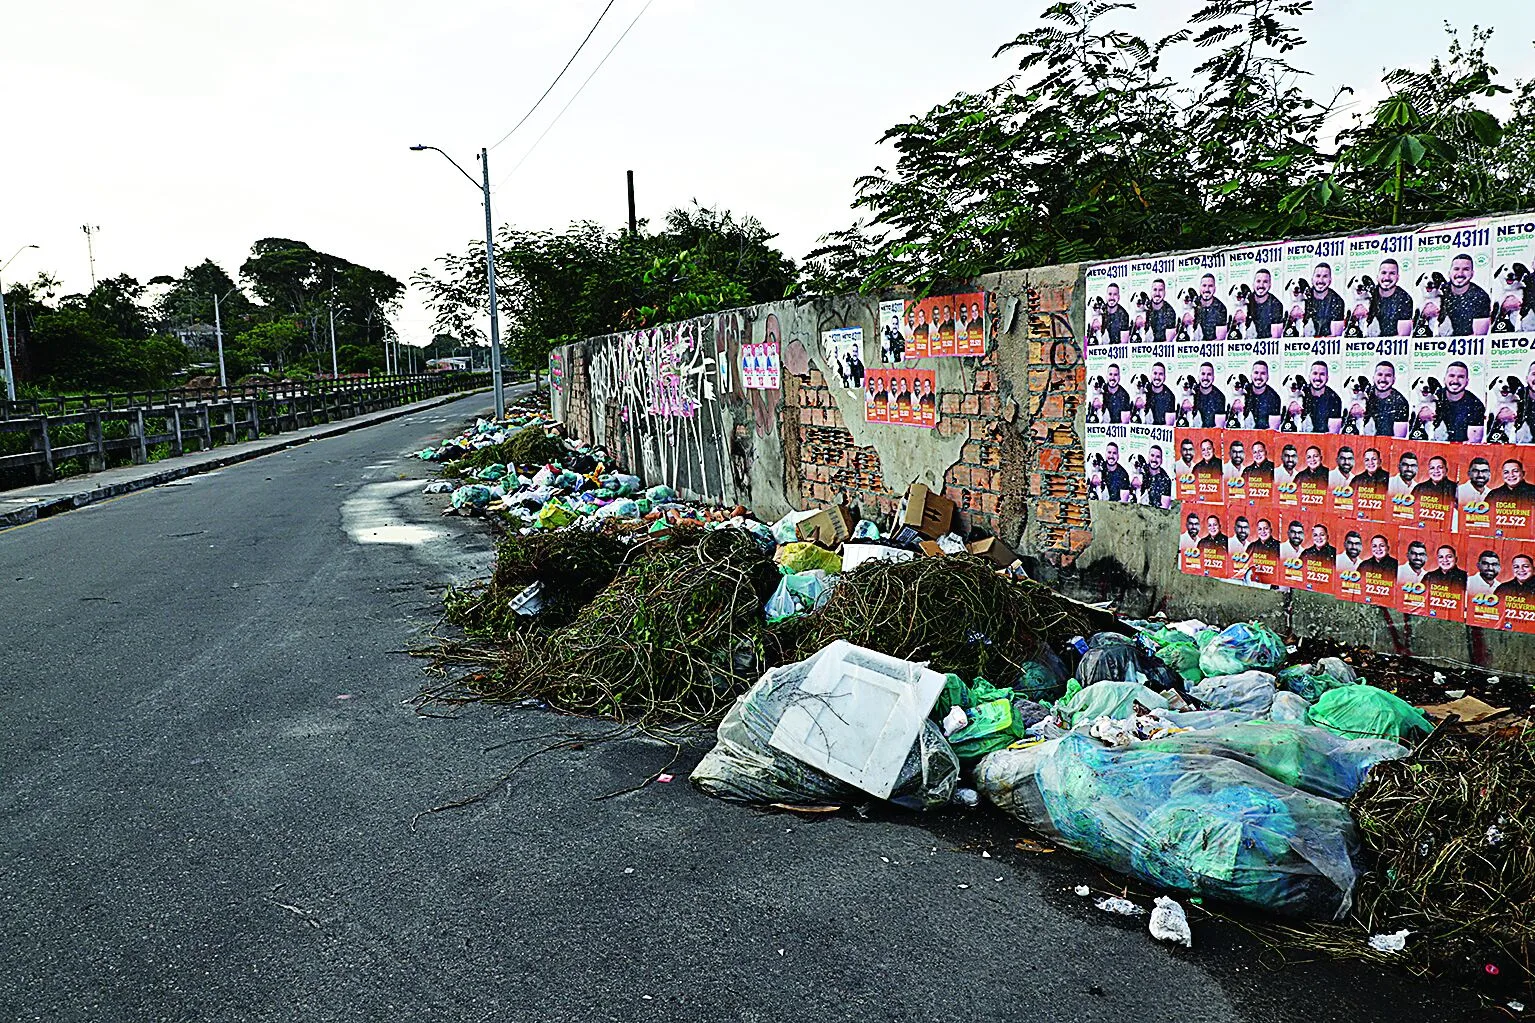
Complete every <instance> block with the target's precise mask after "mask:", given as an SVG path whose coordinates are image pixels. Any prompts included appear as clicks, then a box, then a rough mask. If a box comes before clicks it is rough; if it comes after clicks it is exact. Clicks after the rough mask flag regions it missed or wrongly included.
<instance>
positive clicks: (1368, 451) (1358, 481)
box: [1353, 437, 1394, 523]
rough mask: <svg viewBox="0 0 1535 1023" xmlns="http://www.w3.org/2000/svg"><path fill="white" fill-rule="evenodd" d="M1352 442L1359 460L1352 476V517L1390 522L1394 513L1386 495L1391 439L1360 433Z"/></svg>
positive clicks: (1389, 474)
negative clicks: (1361, 434)
mask: <svg viewBox="0 0 1535 1023" xmlns="http://www.w3.org/2000/svg"><path fill="white" fill-rule="evenodd" d="M1353 443H1354V450H1355V453H1356V455H1357V461H1358V463H1359V469H1358V471H1357V472H1355V473H1354V479H1353V487H1354V517H1355V518H1357V519H1358V520H1359V521H1361V522H1376V523H1386V522H1392V521H1393V520H1394V516H1393V515H1392V513H1391V503H1390V500H1391V499H1390V496H1389V490H1390V486H1391V470H1390V468H1389V467H1390V466H1391V464H1392V440H1391V439H1390V438H1388V437H1361V438H1358V439H1357V440H1355V441H1354V442H1353Z"/></svg>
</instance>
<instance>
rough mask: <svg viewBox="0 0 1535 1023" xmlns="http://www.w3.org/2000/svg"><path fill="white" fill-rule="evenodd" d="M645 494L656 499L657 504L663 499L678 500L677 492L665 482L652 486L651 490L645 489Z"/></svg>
mask: <svg viewBox="0 0 1535 1023" xmlns="http://www.w3.org/2000/svg"><path fill="white" fill-rule="evenodd" d="M645 496H646V497H648V498H649V499H650V500H652V501H654V502H655V503H656V504H660V503H662V502H663V501H675V500H677V492H676V491H675V490H673V489H672V488H671V487H669V486H667V485H666V484H664V483H662V484H660V485H659V486H654V487H651V488H650V489H649V490H647V491H645Z"/></svg>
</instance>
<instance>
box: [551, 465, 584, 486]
mask: <svg viewBox="0 0 1535 1023" xmlns="http://www.w3.org/2000/svg"><path fill="white" fill-rule="evenodd" d="M586 482H587V480H586V477H585V476H579V475H577V474H576V473H573V472H571V471H570V470H569V469H565V470H562V471H561V472H560V474H559V475H558V476H556V477H554V480H553V483H552V485H553V486H555V487H557V488H559V489H560V490H580V489H582V488H583V487H584V486H585V485H586Z"/></svg>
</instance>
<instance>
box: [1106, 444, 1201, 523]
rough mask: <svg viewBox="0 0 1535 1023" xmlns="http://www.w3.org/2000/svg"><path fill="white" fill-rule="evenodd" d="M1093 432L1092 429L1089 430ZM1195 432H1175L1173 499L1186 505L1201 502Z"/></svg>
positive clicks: (1197, 447) (1197, 448)
mask: <svg viewBox="0 0 1535 1023" xmlns="http://www.w3.org/2000/svg"><path fill="white" fill-rule="evenodd" d="M1088 429H1089V431H1091V427H1089V428H1088ZM1194 433H1195V431H1193V430H1189V429H1175V430H1173V449H1174V451H1175V452H1176V455H1175V456H1174V459H1173V497H1174V499H1176V500H1179V501H1182V502H1183V503H1184V504H1193V503H1195V502H1197V501H1198V500H1199V484H1198V482H1197V481H1196V480H1195V478H1194V466H1195V464H1196V463H1198V461H1199V446H1198V445H1197V444H1196V443H1195V442H1194Z"/></svg>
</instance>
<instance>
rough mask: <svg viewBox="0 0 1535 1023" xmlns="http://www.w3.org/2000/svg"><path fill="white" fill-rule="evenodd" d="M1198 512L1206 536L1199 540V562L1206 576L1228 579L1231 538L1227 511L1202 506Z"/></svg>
mask: <svg viewBox="0 0 1535 1023" xmlns="http://www.w3.org/2000/svg"><path fill="white" fill-rule="evenodd" d="M1197 511H1198V512H1199V518H1200V521H1201V522H1203V523H1204V535H1202V536H1201V537H1200V538H1199V561H1200V565H1201V567H1203V569H1204V574H1205V575H1207V576H1210V577H1211V578H1214V579H1225V578H1228V577H1229V576H1230V574H1231V536H1230V533H1229V529H1230V525H1229V523H1228V522H1227V519H1226V510H1225V509H1224V508H1211V507H1206V506H1201V507H1199V508H1198V509H1197Z"/></svg>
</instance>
